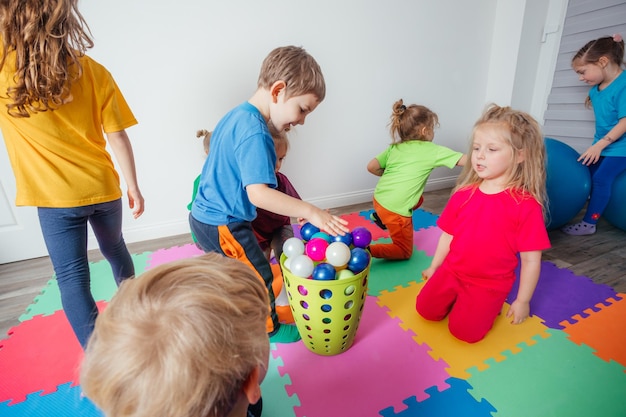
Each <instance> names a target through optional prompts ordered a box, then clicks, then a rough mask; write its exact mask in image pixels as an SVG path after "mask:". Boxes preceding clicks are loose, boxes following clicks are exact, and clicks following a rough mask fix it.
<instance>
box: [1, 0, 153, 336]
mask: <svg viewBox="0 0 626 417" xmlns="http://www.w3.org/2000/svg"><path fill="white" fill-rule="evenodd" d="M0 16H2V19H0V25H1V33H0V36H1V37H2V41H3V42H2V44H3V48H2V51H1V53H2V55H1V56H0V107H2V108H3V109H4V111H0V129H1V130H2V135H3V137H4V142H5V145H6V147H7V151H8V155H9V158H10V161H11V166H12V168H13V172H14V173H15V179H16V185H17V196H16V205H18V206H35V207H37V208H38V215H39V221H40V225H41V230H42V232H43V236H44V239H45V242H46V247H47V248H48V254H49V255H50V259H51V261H52V264H53V266H54V271H55V274H56V279H57V282H58V284H59V290H60V292H61V301H62V303H63V309H64V311H65V314H66V315H67V318H68V320H69V322H70V324H71V326H72V328H73V330H74V332H75V334H76V336H77V338H78V340H79V342H80V343H81V344H82V345H83V346H85V345H86V343H87V340H88V339H89V336H90V334H91V332H92V330H93V325H94V322H95V319H96V316H97V313H98V310H97V308H96V304H95V302H94V299H93V296H92V295H91V292H90V276H89V264H88V259H87V223H90V224H91V227H92V229H93V231H94V234H95V236H96V238H97V240H98V244H99V245H100V250H101V251H102V254H103V255H104V256H105V258H106V259H107V260H108V261H109V263H110V264H111V267H112V269H113V276H114V277H115V281H116V282H117V284H118V285H119V283H120V282H121V281H122V280H124V279H126V278H130V277H132V276H134V274H135V271H134V266H133V262H132V259H131V257H130V254H129V252H128V249H127V248H126V244H125V242H124V239H123V237H122V201H121V197H122V191H121V189H120V178H119V175H118V174H117V172H116V170H115V167H114V165H113V161H112V159H111V156H110V155H109V153H108V152H107V150H106V144H107V140H108V143H109V145H110V146H111V149H112V150H113V153H114V154H115V156H116V159H117V161H118V163H119V166H120V168H121V171H122V174H123V175H124V179H125V181H126V184H127V185H128V199H129V203H130V207H131V208H132V209H133V215H134V217H135V218H137V217H139V216H140V215H141V214H142V213H143V210H144V200H143V197H142V195H141V192H140V190H139V186H138V185H137V176H136V172H135V162H134V156H133V151H132V147H131V144H130V141H129V139H128V136H127V134H126V131H125V129H126V128H128V127H130V126H133V125H135V124H136V123H137V121H136V120H135V117H134V116H133V113H132V112H131V110H130V108H129V107H128V105H127V103H126V101H125V100H124V97H123V96H122V94H121V93H120V91H119V89H118V87H117V85H116V84H115V81H114V80H113V78H112V76H111V74H110V73H109V72H108V71H107V70H106V69H105V68H104V67H103V66H102V65H100V64H98V63H97V62H95V61H94V60H92V59H91V58H89V57H88V56H86V55H85V51H86V50H87V49H88V48H91V47H92V46H93V41H92V40H91V38H90V36H89V30H88V27H87V24H86V23H85V21H84V19H83V17H82V16H81V14H80V12H79V11H78V9H77V0H43V1H41V2H40V3H39V5H38V6H36V7H29V6H28V3H24V2H23V0H7V1H4V2H2V3H0ZM104 133H105V134H106V139H105V135H104Z"/></svg>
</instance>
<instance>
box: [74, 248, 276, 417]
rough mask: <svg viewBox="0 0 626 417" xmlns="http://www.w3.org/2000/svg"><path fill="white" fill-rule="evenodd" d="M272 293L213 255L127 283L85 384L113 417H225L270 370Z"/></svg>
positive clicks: (100, 327)
mask: <svg viewBox="0 0 626 417" xmlns="http://www.w3.org/2000/svg"><path fill="white" fill-rule="evenodd" d="M268 305H269V301H268V296H267V290H266V288H265V287H264V285H263V284H262V282H261V280H260V279H259V278H258V277H257V276H256V275H255V274H254V272H253V271H252V269H250V268H249V267H248V266H246V265H244V264H243V263H241V262H239V261H237V260H235V259H231V258H226V257H224V256H221V255H219V254H216V253H208V254H205V255H202V256H199V257H195V258H188V259H184V260H180V261H175V262H171V263H168V264H163V265H160V266H157V267H156V268H154V269H151V270H149V271H147V272H145V273H144V274H143V275H141V276H139V277H137V278H136V279H131V280H126V281H124V282H123V283H122V285H121V286H120V288H119V290H118V292H117V293H116V294H115V296H114V297H113V299H112V300H111V302H110V303H109V305H108V306H107V307H106V308H105V310H104V311H103V312H102V314H100V315H99V316H98V320H97V321H96V326H95V330H94V333H93V335H92V336H91V338H90V340H89V343H88V345H87V349H86V352H85V358H84V360H83V363H82V370H81V379H80V383H81V386H82V389H83V391H84V392H85V394H86V395H87V397H89V398H90V399H92V400H93V401H94V403H95V404H96V405H98V407H100V408H101V409H102V411H104V413H105V415H106V416H107V417H122V416H130V415H132V416H134V417H154V416H160V417H199V416H202V417H220V416H225V415H227V414H228V412H229V411H230V409H231V408H232V406H233V405H234V404H235V402H236V400H237V397H238V395H240V394H241V390H242V384H243V383H244V381H245V380H246V379H247V378H248V376H249V375H250V373H251V372H252V370H253V369H254V368H255V367H257V366H258V365H262V366H266V363H267V360H268V355H269V339H268V337H267V333H266V328H265V322H266V318H267V315H268Z"/></svg>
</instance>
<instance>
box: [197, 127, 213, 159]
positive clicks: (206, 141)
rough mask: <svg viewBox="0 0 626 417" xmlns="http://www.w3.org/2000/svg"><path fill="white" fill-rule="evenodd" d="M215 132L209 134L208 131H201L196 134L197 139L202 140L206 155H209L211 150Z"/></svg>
mask: <svg viewBox="0 0 626 417" xmlns="http://www.w3.org/2000/svg"><path fill="white" fill-rule="evenodd" d="M212 134H213V132H209V131H208V130H206V129H200V130H198V131H197V132H196V137H197V138H202V147H203V148H204V153H206V154H208V153H209V148H210V147H211V135H212Z"/></svg>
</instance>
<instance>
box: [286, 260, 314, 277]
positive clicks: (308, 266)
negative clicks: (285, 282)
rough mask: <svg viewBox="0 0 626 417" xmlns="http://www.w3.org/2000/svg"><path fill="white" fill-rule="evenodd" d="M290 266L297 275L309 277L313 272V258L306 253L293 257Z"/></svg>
mask: <svg viewBox="0 0 626 417" xmlns="http://www.w3.org/2000/svg"><path fill="white" fill-rule="evenodd" d="M289 266H290V267H291V268H290V269H289V270H290V271H291V273H292V274H294V275H295V276H297V277H301V278H308V277H310V276H311V274H312V273H313V260H312V259H311V258H309V257H308V256H306V255H304V254H302V255H296V256H294V257H293V258H291V263H290V264H289Z"/></svg>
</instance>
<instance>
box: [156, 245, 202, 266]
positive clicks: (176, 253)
mask: <svg viewBox="0 0 626 417" xmlns="http://www.w3.org/2000/svg"><path fill="white" fill-rule="evenodd" d="M203 253H204V252H203V251H202V250H201V249H200V248H198V247H197V246H196V245H195V244H193V243H189V244H187V245H182V246H173V247H171V248H167V249H159V250H157V251H154V252H152V254H151V255H150V257H149V259H148V269H152V268H154V267H155V266H158V265H161V264H165V263H167V262H172V261H177V260H179V259H185V258H191V257H194V256H199V255H202V254H203Z"/></svg>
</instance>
